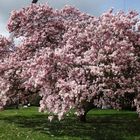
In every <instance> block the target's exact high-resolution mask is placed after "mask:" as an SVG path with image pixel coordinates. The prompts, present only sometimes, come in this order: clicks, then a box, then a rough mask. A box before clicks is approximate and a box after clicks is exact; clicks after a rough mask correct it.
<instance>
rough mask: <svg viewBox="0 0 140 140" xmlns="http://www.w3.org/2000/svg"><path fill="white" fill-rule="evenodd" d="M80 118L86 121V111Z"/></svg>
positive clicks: (81, 120)
mask: <svg viewBox="0 0 140 140" xmlns="http://www.w3.org/2000/svg"><path fill="white" fill-rule="evenodd" d="M78 118H79V120H80V122H86V113H85V114H84V115H80V116H79V117H78Z"/></svg>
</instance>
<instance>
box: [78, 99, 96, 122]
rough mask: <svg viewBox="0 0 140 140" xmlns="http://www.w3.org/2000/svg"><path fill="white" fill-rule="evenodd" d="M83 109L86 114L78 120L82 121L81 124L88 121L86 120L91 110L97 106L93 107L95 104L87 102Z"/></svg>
mask: <svg viewBox="0 0 140 140" xmlns="http://www.w3.org/2000/svg"><path fill="white" fill-rule="evenodd" d="M82 108H83V109H84V111H85V113H84V114H83V115H80V116H78V119H79V120H80V122H86V121H87V120H86V115H87V113H88V112H89V111H90V110H91V109H93V108H95V106H94V105H93V102H87V103H85V104H84V105H83V106H82Z"/></svg>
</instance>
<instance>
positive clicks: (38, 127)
mask: <svg viewBox="0 0 140 140" xmlns="http://www.w3.org/2000/svg"><path fill="white" fill-rule="evenodd" d="M87 119H88V121H87V123H81V122H79V121H77V119H76V117H75V116H74V115H72V116H70V117H66V118H65V119H64V120H62V121H60V122H59V121H58V120H54V121H52V122H49V121H48V120H47V115H46V114H43V113H38V109H37V108H36V107H30V108H24V109H19V110H16V109H9V110H5V111H3V112H0V140H140V119H138V117H137V114H136V113H135V112H131V111H116V110H97V109H96V110H92V111H90V112H89V114H88V116H87Z"/></svg>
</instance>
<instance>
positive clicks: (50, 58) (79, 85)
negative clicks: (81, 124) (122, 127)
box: [0, 4, 140, 120]
mask: <svg viewBox="0 0 140 140" xmlns="http://www.w3.org/2000/svg"><path fill="white" fill-rule="evenodd" d="M138 22H139V18H138V17H137V13H136V12H130V13H128V14H125V13H123V12H118V13H116V14H114V13H113V12H112V11H109V12H107V13H104V14H103V15H101V16H100V17H94V16H91V15H88V14H85V13H82V12H80V11H79V10H77V9H76V8H74V7H71V6H66V7H64V8H63V9H61V10H55V9H52V8H51V7H49V6H48V5H47V4H45V5H36V4H32V5H30V6H29V7H26V8H23V9H21V10H18V11H13V12H12V14H11V17H10V19H9V22H8V29H9V32H10V33H12V34H13V36H14V37H17V38H18V37H22V40H21V42H20V44H18V45H17V46H16V47H15V48H14V51H12V52H10V54H9V55H8V57H7V58H6V60H5V62H4V63H5V64H4V66H5V71H4V72H3V73H2V74H1V75H0V78H1V77H2V78H1V79H0V82H1V83H2V84H1V85H0V90H1V93H0V97H1V95H4V98H6V97H7V100H8V99H9V97H10V98H11V97H13V98H14V97H16V96H17V95H19V94H20V95H21V94H25V93H31V92H36V94H40V96H41V97H42V99H41V101H40V111H47V112H48V113H50V117H49V119H50V120H52V118H53V115H58V118H59V119H62V118H63V116H64V114H66V113H67V112H69V111H70V110H71V109H74V110H75V112H76V114H77V115H78V116H80V115H83V114H84V113H85V110H86V107H87V104H88V103H90V104H93V105H94V106H96V107H102V106H103V105H104V104H106V105H110V106H111V107H112V108H119V109H120V108H123V106H124V104H126V102H127V103H128V102H129V104H134V101H135V106H137V112H138V113H140V107H139V106H140V103H139V100H138V98H137V97H138V96H139V94H140V30H139V28H137V30H135V27H136V26H137V23H138ZM1 40H2V39H1ZM1 42H2V41H0V47H1V44H2V46H3V47H5V46H7V45H6V44H7V43H5V44H4V43H3V42H2V43H1ZM4 42H5V41H4ZM0 68H1V65H0ZM5 79H6V80H5ZM3 85H5V87H3ZM4 101H5V100H4ZM4 101H3V100H1V98H0V106H1V107H2V106H3V105H5V102H4ZM125 101H126V102H125Z"/></svg>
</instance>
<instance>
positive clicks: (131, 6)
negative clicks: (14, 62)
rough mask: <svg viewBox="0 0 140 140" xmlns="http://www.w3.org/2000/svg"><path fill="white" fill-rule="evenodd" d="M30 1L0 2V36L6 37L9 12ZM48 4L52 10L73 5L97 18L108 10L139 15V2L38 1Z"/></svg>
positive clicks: (137, 0)
mask: <svg viewBox="0 0 140 140" xmlns="http://www.w3.org/2000/svg"><path fill="white" fill-rule="evenodd" d="M31 1H32V0H0V34H3V35H6V36H8V31H7V30H6V24H7V21H8V18H9V16H10V12H11V11H12V10H15V9H20V8H22V7H25V6H28V5H29V4H31ZM46 2H47V3H48V4H49V5H50V6H52V7H53V8H57V9H59V8H62V7H63V6H64V5H66V4H67V5H73V6H75V7H78V8H79V9H80V10H81V11H83V12H87V13H89V14H92V15H95V16H99V15H100V14H102V13H103V12H105V11H107V10H108V9H110V8H112V7H113V8H114V10H115V11H118V10H124V11H128V10H137V11H138V12H139V13H140V0H39V3H46Z"/></svg>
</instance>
